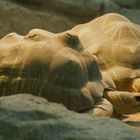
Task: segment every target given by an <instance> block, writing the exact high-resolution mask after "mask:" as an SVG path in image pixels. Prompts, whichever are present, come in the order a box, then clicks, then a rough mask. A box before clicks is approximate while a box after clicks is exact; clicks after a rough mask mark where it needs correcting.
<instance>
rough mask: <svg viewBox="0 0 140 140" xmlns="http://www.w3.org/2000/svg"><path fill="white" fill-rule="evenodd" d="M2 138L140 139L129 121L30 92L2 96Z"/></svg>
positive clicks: (52, 139)
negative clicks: (74, 108) (94, 113)
mask: <svg viewBox="0 0 140 140" xmlns="http://www.w3.org/2000/svg"><path fill="white" fill-rule="evenodd" d="M0 139H1V140H25V139H26V140H70V139H72V140H79V139H80V140H85V139H88V140H112V139H113V140H126V139H131V140H139V139H140V135H139V134H137V133H136V132H134V131H133V130H132V129H131V128H130V127H129V126H128V125H126V124H123V123H122V122H120V121H118V120H115V119H111V118H109V119H108V118H100V119H99V118H92V117H90V116H88V114H87V115H86V114H77V113H74V112H71V111H68V110H67V109H66V108H64V107H63V106H62V105H59V104H54V103H49V102H48V101H47V100H45V99H44V98H40V97H35V96H32V95H27V94H19V95H12V96H7V97H6V96H5V97H1V98H0Z"/></svg>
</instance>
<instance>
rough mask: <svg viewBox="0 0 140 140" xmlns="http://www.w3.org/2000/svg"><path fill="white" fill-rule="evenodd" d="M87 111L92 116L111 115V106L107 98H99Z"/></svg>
mask: <svg viewBox="0 0 140 140" xmlns="http://www.w3.org/2000/svg"><path fill="white" fill-rule="evenodd" d="M88 113H90V114H92V116H93V117H111V116H112V115H113V106H112V104H111V103H110V102H109V101H108V100H107V99H105V98H101V100H100V101H98V102H97V103H96V104H95V106H94V107H93V108H92V109H91V110H90V111H89V112H88Z"/></svg>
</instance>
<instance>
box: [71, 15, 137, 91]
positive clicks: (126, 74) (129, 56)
mask: <svg viewBox="0 0 140 140" xmlns="http://www.w3.org/2000/svg"><path fill="white" fill-rule="evenodd" d="M72 31H74V32H75V34H77V35H78V36H79V38H80V40H81V42H82V44H83V45H84V46H86V47H85V50H87V51H88V52H90V53H91V54H94V55H96V56H97V58H98V59H99V65H100V68H101V71H102V74H103V75H106V76H107V77H108V76H109V77H110V78H111V79H112V80H113V81H114V82H115V85H116V89H117V90H119V91H121V90H122V91H129V92H140V26H139V25H138V24H134V23H132V22H131V21H130V20H129V19H127V18H126V17H124V16H122V15H119V14H116V13H109V14H105V15H103V16H101V17H98V18H96V19H94V20H92V21H91V22H89V23H86V24H81V25H78V26H76V27H74V28H73V29H72Z"/></svg>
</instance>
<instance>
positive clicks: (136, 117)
mask: <svg viewBox="0 0 140 140" xmlns="http://www.w3.org/2000/svg"><path fill="white" fill-rule="evenodd" d="M121 120H122V121H124V122H125V123H127V124H129V125H130V126H132V127H133V128H134V129H135V130H136V131H138V132H139V133H140V113H137V114H133V115H127V116H123V117H122V118H121Z"/></svg>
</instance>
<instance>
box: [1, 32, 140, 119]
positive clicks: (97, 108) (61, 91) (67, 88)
mask: <svg viewBox="0 0 140 140" xmlns="http://www.w3.org/2000/svg"><path fill="white" fill-rule="evenodd" d="M84 48H85V47H84V46H83V44H82V43H81V41H80V39H79V37H78V36H77V35H76V34H75V33H74V32H72V31H65V32H62V33H58V34H54V33H51V32H48V31H44V30H41V29H34V30H31V31H30V32H29V33H28V34H27V35H26V36H21V35H18V34H16V33H10V34H8V35H6V36H5V37H3V38H2V39H1V40H0V94H1V95H0V96H7V95H12V94H18V93H30V94H33V95H36V96H42V97H44V98H46V99H47V100H48V101H50V102H56V103H61V104H63V105H64V106H66V107H67V108H68V109H69V110H73V111H76V112H80V113H90V114H92V115H93V116H112V115H113V114H114V113H120V114H130V113H134V112H138V111H139V110H140V93H135V94H131V93H130V92H121V91H116V87H115V84H114V82H113V80H112V79H111V78H109V77H108V76H106V75H103V76H102V74H101V71H100V67H99V64H98V59H97V57H96V56H94V55H93V54H91V53H89V52H87V51H85V49H84Z"/></svg>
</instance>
